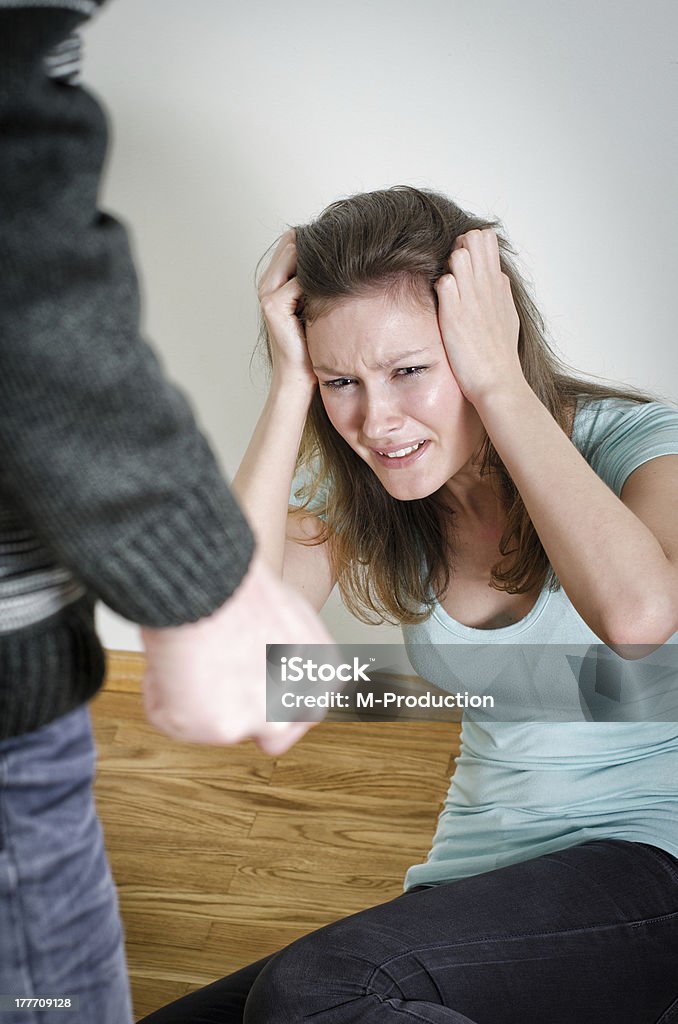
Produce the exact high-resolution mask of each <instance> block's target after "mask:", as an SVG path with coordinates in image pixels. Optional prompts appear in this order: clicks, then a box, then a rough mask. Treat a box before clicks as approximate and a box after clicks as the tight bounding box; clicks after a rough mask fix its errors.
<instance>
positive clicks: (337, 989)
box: [243, 921, 375, 1024]
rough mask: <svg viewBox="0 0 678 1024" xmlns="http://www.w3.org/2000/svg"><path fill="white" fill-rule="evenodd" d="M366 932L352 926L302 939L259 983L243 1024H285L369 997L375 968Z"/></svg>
mask: <svg viewBox="0 0 678 1024" xmlns="http://www.w3.org/2000/svg"><path fill="white" fill-rule="evenodd" d="M368 945H369V943H368V941H367V940H366V935H365V932H364V930H363V929H361V928H359V927H354V926H350V925H348V926H347V922H341V921H340V922H338V923H337V924H336V925H329V926H328V927H327V928H323V929H321V930H320V931H318V932H313V933H312V934H310V935H306V936H304V937H303V938H302V939H298V940H297V941H296V942H293V943H292V944H291V945H290V946H287V947H286V948H285V949H283V950H281V952H280V953H277V954H276V955H275V956H273V957H272V958H271V959H270V960H269V962H268V963H267V964H266V967H265V968H264V969H263V970H262V972H261V973H260V975H259V976H258V978H257V980H256V981H255V983H254V985H253V986H252V989H251V990H250V994H249V996H248V999H247V1002H246V1004H245V1013H244V1017H243V1021H244V1024H286V1022H288V1021H289V1022H291V1021H296V1020H299V1019H300V1018H302V1017H304V1016H305V1015H308V1016H310V1015H311V1014H313V1013H320V1012H322V1011H323V1010H328V1009H330V1008H332V1007H334V1006H339V1005H343V1004H346V1003H347V1002H351V1001H352V1000H355V999H359V998H362V997H364V996H365V994H366V986H367V983H368V981H369V978H370V977H371V975H372V974H373V973H374V968H375V965H374V963H373V961H372V959H371V958H370V956H369V953H368V950H367V948H366V947H367V946H368Z"/></svg>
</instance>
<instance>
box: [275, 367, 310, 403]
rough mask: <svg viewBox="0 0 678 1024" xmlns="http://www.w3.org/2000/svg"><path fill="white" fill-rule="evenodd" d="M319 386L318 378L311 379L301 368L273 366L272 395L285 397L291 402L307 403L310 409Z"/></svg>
mask: <svg viewBox="0 0 678 1024" xmlns="http://www.w3.org/2000/svg"><path fill="white" fill-rule="evenodd" d="M317 386H318V379H317V377H315V376H313V377H309V376H308V374H307V373H306V372H305V371H304V370H303V368H301V367H294V366H281V365H279V364H278V365H274V366H273V373H272V375H271V386H270V391H271V393H275V394H276V395H284V396H285V397H286V398H287V399H288V400H289V401H291V402H295V403H296V402H305V403H306V406H307V407H308V406H309V405H310V404H311V399H312V398H313V395H314V394H315V390H316V388H317Z"/></svg>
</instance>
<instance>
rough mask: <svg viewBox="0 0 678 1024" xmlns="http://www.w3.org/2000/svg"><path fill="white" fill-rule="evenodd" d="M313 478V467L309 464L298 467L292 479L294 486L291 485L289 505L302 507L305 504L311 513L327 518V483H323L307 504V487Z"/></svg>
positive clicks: (323, 518)
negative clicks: (325, 510)
mask: <svg viewBox="0 0 678 1024" xmlns="http://www.w3.org/2000/svg"><path fill="white" fill-rule="evenodd" d="M312 479H313V474H312V469H311V468H310V467H309V466H300V467H299V468H298V469H297V472H296V473H295V474H294V478H293V480H292V486H291V487H290V498H289V505H290V507H291V508H301V507H302V506H304V507H305V509H306V511H307V512H309V513H310V514H311V515H315V516H319V518H320V519H322V520H325V519H326V518H327V517H326V515H325V512H324V509H325V499H326V495H327V485H321V486H320V487H319V488H318V490H317V491H316V493H315V494H314V496H313V498H312V500H311V501H310V502H309V504H308V505H307V504H306V498H307V493H308V491H307V488H308V487H309V485H310V483H311V481H312Z"/></svg>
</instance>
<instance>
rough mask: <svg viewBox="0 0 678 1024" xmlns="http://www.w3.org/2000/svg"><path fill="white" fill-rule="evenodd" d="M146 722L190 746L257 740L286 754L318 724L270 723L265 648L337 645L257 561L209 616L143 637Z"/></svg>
mask: <svg viewBox="0 0 678 1024" xmlns="http://www.w3.org/2000/svg"><path fill="white" fill-rule="evenodd" d="M141 635H142V639H143V642H144V647H145V649H146V656H147V670H146V676H145V679H144V687H143V696H144V705H145V708H146V714H147V717H148V719H149V721H150V722H151V723H152V724H153V725H154V726H156V728H158V729H160V730H161V732H164V733H166V734H167V735H168V736H171V737H173V738H174V739H177V740H184V741H186V742H191V743H213V744H219V745H230V744H234V743H239V742H241V741H242V740H245V739H250V738H251V739H253V740H254V741H255V742H256V743H257V745H258V746H259V747H260V748H261V750H263V751H264V753H266V754H281V753H283V752H284V751H285V750H287V749H288V748H289V747H291V746H292V745H293V744H294V743H296V741H297V740H298V739H300V738H301V737H302V736H303V735H304V733H306V732H307V731H308V730H309V729H310V728H312V726H313V725H314V724H315V723H313V722H287V723H279V722H267V721H266V644H332V643H333V641H332V638H331V636H330V635H329V633H328V632H327V630H326V629H325V627H324V626H323V624H322V622H321V621H320V619H319V618H318V617H317V615H316V614H315V612H314V611H313V610H312V609H311V607H310V605H308V604H307V603H306V601H304V600H303V598H302V597H300V596H299V594H298V593H297V592H296V591H295V590H292V588H290V587H288V586H286V585H285V584H283V583H282V582H281V580H279V579H278V578H277V577H276V576H275V575H274V574H273V572H272V571H271V570H270V569H269V568H268V567H267V566H266V565H265V564H264V562H263V561H262V560H261V558H260V557H259V555H258V554H257V553H256V552H255V555H254V557H253V559H252V562H251V564H250V567H249V570H248V572H247V574H246V576H245V577H244V579H243V580H242V582H241V584H240V586H239V587H238V589H237V590H236V591H235V593H234V594H233V595H232V596H231V597H230V598H229V600H228V601H227V602H226V603H225V604H224V605H222V607H221V608H219V609H218V610H217V611H216V612H214V614H213V615H211V616H210V617H209V618H206V619H201V620H200V621H198V622H196V623H189V624H187V625H185V626H178V627H176V628H168V629H148V628H143V629H142V631H141Z"/></svg>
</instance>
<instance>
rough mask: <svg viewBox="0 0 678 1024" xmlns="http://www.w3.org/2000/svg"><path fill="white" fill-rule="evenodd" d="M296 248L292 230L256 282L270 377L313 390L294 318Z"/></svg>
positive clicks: (300, 330) (298, 290) (302, 339)
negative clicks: (264, 324)
mask: <svg viewBox="0 0 678 1024" xmlns="http://www.w3.org/2000/svg"><path fill="white" fill-rule="evenodd" d="M296 269H297V248H296V242H295V235H294V229H292V228H291V229H290V230H289V231H286V232H285V234H284V235H283V236H282V237H281V239H280V241H279V242H278V244H277V245H276V247H275V249H274V251H273V255H272V257H271V262H270V263H269V264H268V266H267V268H266V270H265V271H264V273H263V275H262V277H261V280H260V282H259V288H258V295H259V304H260V306H261V311H262V313H263V315H264V319H265V321H266V327H267V329H268V337H269V341H270V345H271V360H272V362H273V375H274V377H277V378H278V379H279V380H284V381H286V382H287V381H297V382H299V383H304V384H307V385H311V384H312V385H313V386H316V385H317V383H318V379H317V377H316V375H315V373H314V372H313V366H312V365H311V359H310V357H309V354H308V349H307V347H306V338H305V336H304V330H303V327H302V325H301V323H300V322H299V318H298V317H297V315H296V313H297V306H298V304H299V299H300V298H301V288H300V287H299V282H298V281H297V279H296V277H295V276H294V275H295V272H296Z"/></svg>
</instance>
